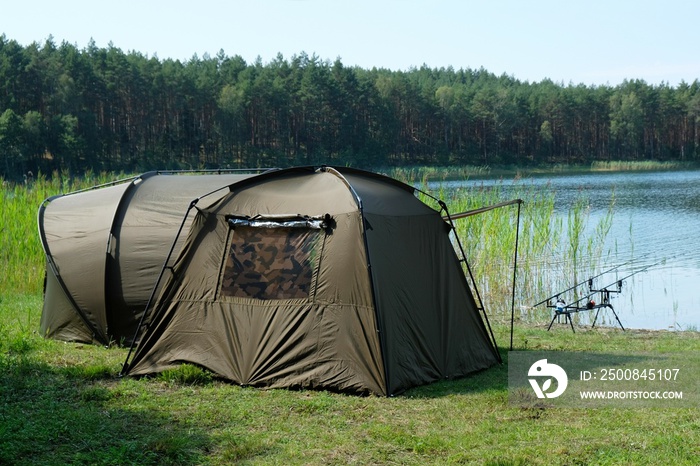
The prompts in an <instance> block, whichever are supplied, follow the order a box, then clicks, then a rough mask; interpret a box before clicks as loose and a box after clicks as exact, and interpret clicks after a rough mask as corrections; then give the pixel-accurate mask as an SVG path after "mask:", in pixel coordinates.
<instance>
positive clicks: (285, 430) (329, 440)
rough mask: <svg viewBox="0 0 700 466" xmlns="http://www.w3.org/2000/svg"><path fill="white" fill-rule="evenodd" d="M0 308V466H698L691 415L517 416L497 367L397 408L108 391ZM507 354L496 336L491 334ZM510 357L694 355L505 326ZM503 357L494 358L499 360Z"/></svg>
mask: <svg viewBox="0 0 700 466" xmlns="http://www.w3.org/2000/svg"><path fill="white" fill-rule="evenodd" d="M40 307H41V299H40V297H39V296H36V295H29V296H28V295H22V294H20V295H10V296H5V297H4V298H3V300H2V302H0V322H1V323H2V324H1V326H0V350H1V351H0V399H1V400H2V403H1V404H0V419H1V420H2V422H0V464H26V465H32V464H36V465H47V464H90V465H92V464H138V465H148V464H154V465H155V464H212V465H223V464H251V465H254V464H261V465H262V464H280V465H282V464H362V465H364V464H409V465H410V464H415V465H422V464H494V465H497V464H499V465H501V464H502V465H513V464H542V465H551V464H601V465H602V464H680V465H682V464H688V465H691V464H697V458H698V454H700V451H699V450H698V448H699V447H698V445H700V418H699V417H698V415H697V414H698V413H697V410H694V409H653V408H645V409H635V410H632V409H522V408H514V407H510V406H509V405H508V403H507V365H506V364H504V365H501V366H497V367H494V368H492V369H489V370H486V371H483V372H480V373H478V374H475V375H473V376H470V377H466V378H462V379H459V380H452V381H442V382H438V383H434V384H431V385H427V386H424V387H418V388H415V389H412V390H409V391H408V392H406V393H404V394H403V395H401V396H397V397H393V398H381V397H376V396H369V397H357V396H350V395H343V394H336V393H329V392H324V391H291V390H260V389H255V388H243V387H238V386H235V385H231V384H228V383H225V382H221V381H218V380H216V379H215V378H213V377H212V376H211V374H208V373H206V372H204V371H202V370H200V369H197V368H194V367H192V366H183V367H182V368H180V369H176V370H172V371H168V372H166V373H164V374H163V375H161V376H158V377H154V378H143V379H132V378H126V379H120V378H119V377H118V375H117V374H118V373H119V370H120V368H121V363H122V362H123V360H124V357H125V355H126V350H125V349H123V348H118V347H114V348H103V347H99V346H90V345H75V344H67V343H62V342H58V341H52V340H44V339H42V338H41V337H39V336H38V335H37V333H36V331H35V329H36V327H37V325H38V320H39V309H40ZM496 332H497V339H498V340H499V341H500V342H501V343H502V344H506V342H507V341H508V329H507V327H506V326H502V325H497V326H496ZM514 342H515V346H516V348H517V349H538V350H543V349H551V350H591V349H592V348H594V349H595V351H613V350H614V351H620V350H625V351H653V352H669V351H698V350H700V334H698V333H696V332H641V331H636V332H635V331H632V332H622V331H619V330H615V329H600V330H590V329H579V331H578V332H577V333H576V334H575V335H574V334H572V333H571V332H570V331H568V328H565V327H558V328H556V329H554V330H553V331H551V332H547V331H546V330H545V329H544V328H543V327H542V326H533V325H529V326H518V327H517V328H516V334H515V339H514ZM502 353H503V356H504V357H505V358H507V352H506V351H505V350H504V349H502Z"/></svg>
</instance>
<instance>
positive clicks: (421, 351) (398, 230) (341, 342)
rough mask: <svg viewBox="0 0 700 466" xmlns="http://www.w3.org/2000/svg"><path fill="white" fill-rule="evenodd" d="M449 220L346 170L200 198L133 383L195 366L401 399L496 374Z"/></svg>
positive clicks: (142, 329) (128, 366)
mask: <svg viewBox="0 0 700 466" xmlns="http://www.w3.org/2000/svg"><path fill="white" fill-rule="evenodd" d="M440 205H442V207H443V208H445V206H444V203H441V204H440ZM153 210H154V211H157V210H158V209H153ZM444 213H445V212H444V211H443V212H438V211H437V210H434V209H433V208H431V207H429V206H428V205H426V204H425V203H423V202H422V201H421V200H419V199H418V198H417V197H416V195H415V189H414V188H413V187H411V186H408V185H406V184H403V183H400V182H398V181H396V180H394V179H391V178H388V177H385V176H381V175H377V174H374V173H369V172H364V171H360V170H355V169H348V168H329V167H322V168H313V167H301V168H293V169H285V170H276V171H270V172H266V173H263V174H260V175H257V176H253V177H247V178H245V179H241V180H237V181H235V182H232V183H230V184H228V185H227V186H226V188H225V189H223V190H221V191H217V192H216V193H213V194H212V195H211V196H202V197H200V198H199V202H198V203H197V204H196V206H195V205H194V203H192V204H191V208H190V209H183V210H182V212H181V215H184V218H185V219H187V218H190V217H191V218H192V220H191V227H190V228H189V234H187V235H186V238H185V237H184V234H183V238H181V239H180V240H184V241H183V242H182V243H181V244H182V247H181V248H180V247H177V248H174V250H175V251H179V253H175V254H173V255H172V256H171V257H169V258H167V259H166V261H165V262H164V266H163V268H162V269H161V272H160V274H159V275H160V277H162V280H161V279H159V280H158V282H157V283H156V284H155V285H154V287H153V288H154V289H157V290H159V293H158V297H157V299H155V300H154V302H153V305H152V306H150V305H149V306H148V310H147V312H145V313H143V314H142V315H140V317H143V319H142V322H141V325H140V326H139V331H138V332H139V333H138V337H136V338H134V339H133V340H134V341H138V344H136V345H134V346H132V350H131V351H130V352H129V356H127V360H126V362H125V364H124V369H123V373H124V374H128V375H134V376H138V375H145V374H152V373H157V372H160V371H163V370H165V369H168V368H173V367H175V366H177V365H179V364H182V363H190V364H194V365H197V366H201V367H204V368H206V369H208V370H210V371H212V372H213V373H215V374H217V375H218V376H220V377H222V378H224V379H227V380H230V381H232V382H235V383H238V384H241V385H250V386H261V387H287V388H292V387H294V388H324V389H330V390H339V391H346V392H354V393H375V394H379V395H394V394H397V393H400V392H402V391H403V390H406V389H407V388H410V387H413V386H417V385H421V384H426V383H429V382H432V381H436V380H440V379H445V378H453V377H460V376H464V375H466V374H469V373H472V372H475V371H479V370H482V369H485V368H488V367H490V366H492V365H494V364H496V363H497V362H499V361H500V356H499V353H498V351H497V348H496V346H495V342H494V341H493V334H492V333H491V332H490V328H489V327H488V321H484V317H485V314H483V313H482V311H483V306H481V305H480V304H477V302H476V301H475V298H474V294H472V290H471V289H470V285H469V283H470V282H469V281H468V280H467V278H466V276H465V273H464V270H463V265H462V263H461V262H462V261H464V260H465V259H464V257H463V252H461V248H457V249H458V250H460V255H458V254H457V253H456V250H455V247H454V245H453V242H452V240H451V237H450V233H451V231H452V225H451V222H450V221H449V220H448V221H446V220H445V219H444V218H443V214H444ZM151 214H152V215H156V213H155V212H151ZM154 228H155V229H156V230H157V229H158V227H157V226H155V227H154ZM162 228H163V229H164V230H168V231H169V233H170V232H171V228H170V227H169V226H168V225H166V224H165V223H163V225H162ZM180 240H174V243H173V244H175V243H177V241H180ZM146 243H147V242H146ZM146 243H144V245H143V247H144V248H146V249H147V248H148V245H147V244H146ZM158 247H162V246H161V245H159V246H158ZM166 249H167V248H166ZM460 256H461V257H460ZM134 270H137V271H140V269H139V265H138V262H137V263H136V264H134ZM139 273H140V272H139ZM147 273H148V274H149V275H156V274H155V273H154V271H153V270H152V269H150V270H149V271H148V272H147ZM142 296H145V294H144V295H142ZM134 316H135V314H134ZM129 317H130V319H131V318H132V316H131V315H130V316H129Z"/></svg>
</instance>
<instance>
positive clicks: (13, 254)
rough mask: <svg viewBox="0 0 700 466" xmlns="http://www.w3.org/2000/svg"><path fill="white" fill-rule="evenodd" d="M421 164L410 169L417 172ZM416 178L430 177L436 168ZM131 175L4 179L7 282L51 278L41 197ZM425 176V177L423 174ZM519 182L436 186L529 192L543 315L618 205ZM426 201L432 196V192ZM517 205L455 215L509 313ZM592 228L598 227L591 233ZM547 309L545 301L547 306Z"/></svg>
mask: <svg viewBox="0 0 700 466" xmlns="http://www.w3.org/2000/svg"><path fill="white" fill-rule="evenodd" d="M418 173H419V172H411V171H407V172H404V173H403V174H404V175H415V176H417V175H418ZM421 175H422V178H414V179H408V180H406V181H408V182H410V183H414V184H416V183H418V184H420V183H422V184H423V186H422V189H424V190H428V189H427V188H425V186H426V185H427V179H428V178H429V177H430V176H429V175H431V173H424V172H421ZM119 178H124V175H123V174H120V176H117V175H116V174H108V173H101V174H99V175H96V174H93V173H91V172H88V173H87V174H85V175H84V176H82V177H79V178H71V177H69V176H68V175H67V174H66V173H53V176H51V177H50V178H47V177H45V176H42V175H40V176H38V177H37V179H36V180H30V181H28V182H27V183H21V184H12V183H8V182H5V181H3V182H2V185H3V189H2V192H1V195H0V196H1V197H0V199H1V200H2V206H1V207H2V225H1V226H0V267H1V268H2V270H3V273H2V274H0V289H2V290H8V291H9V290H12V291H13V292H18V293H38V292H40V291H41V288H42V285H43V280H44V269H45V265H44V257H43V251H42V249H41V245H40V242H39V238H38V232H37V217H36V215H37V210H38V207H39V205H40V204H41V203H42V201H43V200H44V199H46V198H48V197H49V196H52V195H56V194H59V193H66V192H72V191H76V190H80V189H85V188H89V187H92V186H95V185H99V184H104V183H108V182H110V181H113V180H115V179H119ZM419 180H422V181H421V182H418V181H419ZM514 186H515V189H513V188H511V189H509V190H507V192H506V189H504V186H503V185H502V184H496V185H494V186H483V185H474V186H473V187H462V188H457V189H452V190H450V189H447V188H445V187H444V186H443V185H439V187H438V188H437V189H434V190H433V192H432V193H431V194H433V195H435V196H436V197H438V198H441V199H444V200H445V202H446V203H447V205H448V206H449V208H450V212H451V213H453V214H454V213H458V212H464V211H468V210H472V209H476V208H480V207H483V206H488V205H492V204H496V203H498V202H501V201H503V200H505V199H506V198H520V199H523V200H524V204H523V206H522V210H521V215H520V235H519V254H518V262H517V267H518V274H517V277H518V281H517V283H516V304H517V306H518V309H519V311H521V313H523V315H524V316H525V317H536V316H537V310H535V311H534V312H535V313H534V314H533V310H532V309H530V306H531V305H532V304H533V303H535V302H537V301H539V299H540V298H542V297H543V296H545V297H546V295H547V294H548V293H551V292H552V290H555V289H556V288H558V287H561V288H566V287H568V286H569V285H570V284H571V283H574V282H577V281H578V280H579V279H580V278H581V277H582V276H585V275H588V274H590V275H593V274H594V272H595V270H596V269H597V268H599V266H600V265H601V261H602V259H603V258H604V254H605V251H604V249H603V244H604V243H605V239H606V236H607V232H608V231H609V229H610V224H611V223H612V216H613V211H612V206H613V201H614V199H613V198H611V209H610V211H609V212H608V215H607V216H606V217H604V218H603V219H602V220H601V221H600V223H599V224H598V225H596V226H595V228H591V226H590V225H588V213H589V207H588V201H587V199H586V198H584V197H581V198H579V199H578V200H577V201H576V202H575V203H574V205H573V206H572V207H571V209H570V210H569V211H568V214H567V215H566V216H565V217H563V216H562V215H559V214H558V213H556V212H555V193H554V192H552V191H551V190H549V189H541V188H536V187H533V186H531V185H526V184H524V183H519V182H517V180H516V182H515V183H514ZM426 202H430V201H429V200H428V199H426ZM516 219H517V207H515V206H510V207H505V208H501V209H498V210H493V211H490V212H486V213H483V214H480V215H477V216H474V217H468V218H465V219H460V220H457V221H456V227H457V228H456V234H457V235H459V238H460V240H462V245H463V246H464V249H465V253H466V256H467V259H468V261H469V263H470V266H471V268H472V272H473V273H474V276H475V278H476V280H477V283H476V286H477V287H478V289H479V291H480V293H481V296H482V298H483V301H484V304H485V306H486V307H487V310H488V312H489V313H490V314H493V315H495V316H497V318H503V319H505V318H506V317H508V316H510V302H511V294H512V286H511V277H512V275H513V273H512V267H513V266H514V256H513V253H514V250H515V239H516ZM589 232H592V233H590V234H589ZM543 310H544V308H543Z"/></svg>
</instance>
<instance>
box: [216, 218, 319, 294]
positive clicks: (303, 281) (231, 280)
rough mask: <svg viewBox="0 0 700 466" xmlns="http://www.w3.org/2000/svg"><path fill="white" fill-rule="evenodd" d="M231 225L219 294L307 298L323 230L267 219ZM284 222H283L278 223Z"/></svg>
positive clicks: (230, 223) (230, 222)
mask: <svg viewBox="0 0 700 466" xmlns="http://www.w3.org/2000/svg"><path fill="white" fill-rule="evenodd" d="M229 225H230V226H231V228H232V229H231V235H230V237H231V241H230V247H229V248H228V251H227V254H226V263H225V264H224V270H223V277H222V281H221V289H220V292H221V295H222V296H227V297H240V298H254V299H306V298H308V297H309V295H310V293H311V284H312V278H313V271H314V264H315V258H316V255H317V253H316V251H317V249H318V247H317V246H318V244H319V243H320V241H319V238H321V236H322V235H323V230H322V229H318V228H314V226H310V225H301V224H299V225H293V226H290V224H286V225H285V224H284V223H275V222H266V224H265V225H264V226H259V225H255V226H249V225H245V224H242V223H238V224H235V222H232V219H229ZM280 225H283V226H280Z"/></svg>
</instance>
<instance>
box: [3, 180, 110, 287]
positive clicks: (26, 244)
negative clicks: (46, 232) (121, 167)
mask: <svg viewBox="0 0 700 466" xmlns="http://www.w3.org/2000/svg"><path fill="white" fill-rule="evenodd" d="M113 176H114V174H109V173H101V174H99V175H96V174H93V173H92V172H87V173H86V174H85V175H83V176H81V177H79V178H74V177H71V176H69V175H68V173H58V172H55V173H53V175H52V176H51V177H46V176H44V175H41V174H40V175H39V176H38V177H37V178H36V179H32V178H30V179H28V180H27V181H26V182H23V183H12V182H9V181H6V180H3V179H1V178H0V185H2V190H1V191H0V212H2V219H1V222H0V270H1V271H2V272H0V290H3V291H4V292H8V291H11V292H17V293H37V292H39V291H40V290H41V288H42V286H43V280H44V269H45V266H44V253H43V251H42V248H41V242H40V241H39V234H38V225H37V212H38V209H39V206H40V205H41V203H42V202H43V201H44V199H46V198H48V197H50V196H54V195H56V194H62V193H68V192H72V191H77V190H80V189H85V188H89V187H92V186H95V185H99V184H103V183H107V182H109V181H113V179H116V178H113Z"/></svg>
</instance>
